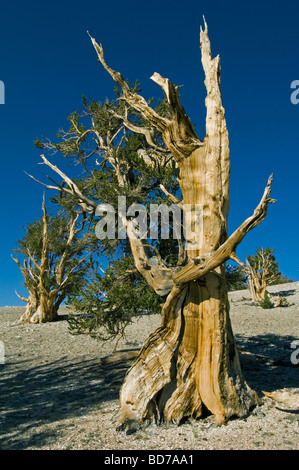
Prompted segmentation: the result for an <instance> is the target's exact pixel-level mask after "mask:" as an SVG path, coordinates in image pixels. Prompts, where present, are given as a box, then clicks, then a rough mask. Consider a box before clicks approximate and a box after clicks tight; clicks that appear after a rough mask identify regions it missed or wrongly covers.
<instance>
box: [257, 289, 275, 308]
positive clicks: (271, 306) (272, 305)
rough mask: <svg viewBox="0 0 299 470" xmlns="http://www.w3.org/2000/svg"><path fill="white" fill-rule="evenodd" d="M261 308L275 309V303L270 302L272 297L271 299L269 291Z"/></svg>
mask: <svg viewBox="0 0 299 470" xmlns="http://www.w3.org/2000/svg"><path fill="white" fill-rule="evenodd" d="M260 306H261V307H262V308H273V307H274V303H273V302H272V301H271V300H270V297H269V294H268V292H267V291H266V292H265V298H264V300H262V301H261V302H260Z"/></svg>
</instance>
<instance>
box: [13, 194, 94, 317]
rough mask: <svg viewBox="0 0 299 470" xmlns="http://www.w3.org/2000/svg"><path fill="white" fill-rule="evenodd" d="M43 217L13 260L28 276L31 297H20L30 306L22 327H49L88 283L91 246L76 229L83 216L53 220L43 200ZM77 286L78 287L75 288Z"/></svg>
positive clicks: (29, 228)
mask: <svg viewBox="0 0 299 470" xmlns="http://www.w3.org/2000/svg"><path fill="white" fill-rule="evenodd" d="M42 209H43V216H42V218H41V219H39V220H37V221H35V222H33V223H32V224H28V225H27V227H26V235H25V236H24V238H23V239H22V240H19V241H18V248H17V249H15V250H14V251H15V252H16V253H17V254H18V255H19V254H21V256H22V257H23V264H22V263H21V262H20V260H19V257H18V255H17V256H16V257H13V256H12V255H11V256H12V259H13V260H14V261H15V262H16V263H17V265H18V267H19V268H20V270H21V272H22V274H23V276H24V284H25V287H26V288H27V290H28V293H29V295H28V297H27V298H26V297H24V296H21V295H19V294H18V293H17V292H16V294H17V295H18V297H19V298H20V299H21V300H23V301H24V302H26V309H25V312H24V314H23V315H22V316H21V318H20V319H19V322H18V323H46V322H52V321H54V320H56V319H57V318H58V309H59V307H60V305H61V303H62V302H63V301H64V300H65V298H66V297H67V295H68V294H69V293H70V292H73V293H74V294H75V292H74V290H75V287H77V288H78V285H79V284H80V283H81V284H83V283H84V275H85V274H86V268H85V265H84V262H85V258H84V256H83V255H82V252H83V250H84V248H85V247H86V245H87V242H86V240H84V238H81V239H79V237H78V234H79V232H80V231H81V230H82V225H81V224H79V225H78V226H76V222H77V220H78V218H79V214H77V215H72V216H70V217H69V219H66V218H65V217H63V216H62V215H61V214H60V215H57V216H56V217H55V218H53V217H49V215H48V214H47V211H46V206H45V199H44V198H43V205H42ZM74 283H75V284H77V286H74Z"/></svg>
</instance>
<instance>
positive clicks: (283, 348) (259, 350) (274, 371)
mask: <svg viewBox="0 0 299 470" xmlns="http://www.w3.org/2000/svg"><path fill="white" fill-rule="evenodd" d="M296 340H298V338H295V337H293V336H278V335H274V334H266V335H257V336H248V337H247V336H243V335H236V343H237V347H238V349H239V351H240V359H241V366H242V371H243V375H244V377H245V379H246V381H247V382H248V384H249V386H250V387H251V388H253V389H254V390H255V391H256V392H257V393H258V394H259V395H260V396H263V393H262V391H263V390H264V391H267V392H273V391H275V390H279V389H282V388H298V387H299V374H298V372H299V365H296V364H293V363H292V360H291V356H292V353H294V349H292V347H291V344H292V343H293V342H294V341H296ZM248 353H249V354H248ZM298 355H299V353H298V354H297V356H298Z"/></svg>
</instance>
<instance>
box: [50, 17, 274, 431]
mask: <svg viewBox="0 0 299 470" xmlns="http://www.w3.org/2000/svg"><path fill="white" fill-rule="evenodd" d="M91 39H92V43H93V46H94V48H95V50H96V53H97V56H98V59H99V61H100V62H101V64H102V66H103V67H104V69H105V70H106V71H107V72H108V73H109V74H110V76H111V77H112V78H113V80H114V81H115V82H116V84H117V85H118V86H119V90H120V94H119V99H118V100H117V104H116V105H115V107H112V106H110V107H109V105H107V106H105V105H104V106H102V107H98V108H96V107H95V106H94V110H92V109H90V116H91V120H92V127H91V128H90V129H84V128H83V127H80V126H79V124H78V121H77V120H75V119H73V121H72V128H71V133H69V134H68V135H67V134H64V135H63V134H62V144H61V145H60V147H59V146H56V147H55V146H52V149H54V148H56V150H60V151H62V152H64V153H65V155H66V156H69V155H70V154H71V153H72V152H73V153H77V154H78V156H79V158H81V157H82V158H83V159H84V156H82V153H81V152H80V151H79V150H78V149H79V146H80V145H81V144H82V143H83V142H84V141H86V142H87V139H88V138H91V139H92V141H93V142H94V143H95V145H96V147H95V149H94V150H92V149H91V150H90V154H89V155H88V157H90V156H91V155H95V154H96V155H97V156H100V157H101V159H99V160H97V164H98V165H99V166H98V167H95V169H96V168H99V170H100V171H102V172H105V171H107V169H108V168H109V171H113V172H114V179H111V180H110V181H112V183H113V182H114V186H113V185H112V184H110V192H111V188H112V187H113V189H114V191H115V193H116V195H117V193H118V194H123V195H130V197H131V200H133V198H134V194H136V195H138V197H139V196H140V195H141V193H142V191H141V189H142V188H146V187H147V193H145V192H144V193H143V194H149V192H150V191H154V190H155V189H157V186H155V184H153V185H152V186H151V185H148V186H146V185H145V186H144V180H143V179H142V174H141V176H140V173H138V172H140V168H141V167H140V159H141V160H143V169H144V171H148V172H150V171H151V168H154V169H155V171H156V172H159V171H164V170H165V169H168V170H170V171H171V170H172V171H173V173H175V175H176V177H177V178H178V183H179V187H180V191H181V200H180V201H178V198H177V194H173V193H172V194H171V192H170V191H169V188H168V189H166V187H165V186H164V185H163V184H162V183H161V182H160V181H159V178H156V179H155V181H156V184H158V188H159V190H160V191H161V190H162V191H163V192H164V193H165V194H166V195H167V197H169V199H170V200H171V201H173V202H175V203H177V204H178V205H179V206H180V207H182V203H183V204H184V207H187V206H186V205H190V206H189V207H191V221H192V222H193V224H194V225H193V226H197V223H196V220H197V219H196V217H197V212H196V206H195V205H198V206H199V207H201V208H202V227H201V229H202V239H201V240H200V243H198V245H194V246H193V248H192V244H191V242H192V240H188V239H187V240H185V241H184V246H183V247H182V244H179V253H178V262H177V263H172V264H169V263H167V262H166V261H165V260H164V259H163V258H162V255H161V252H159V251H158V248H157V246H152V247H150V246H149V241H148V240H146V239H143V238H138V237H136V236H135V232H134V220H132V217H131V218H128V217H123V220H122V222H123V224H124V225H125V227H126V232H127V236H128V239H129V241H130V247H131V251H132V254H133V257H134V262H135V266H136V268H137V270H138V271H139V272H140V273H141V274H142V275H143V277H144V279H145V280H146V281H147V283H148V284H149V286H151V287H152V288H153V289H154V291H155V292H156V293H157V294H158V295H160V296H161V297H162V298H163V301H164V304H163V306H162V322H161V326H160V327H159V328H157V329H156V330H155V331H154V332H153V333H152V334H151V335H150V337H149V338H148V339H147V341H146V342H145V344H144V345H143V347H142V349H141V351H140V353H139V355H138V357H137V358H136V360H135V361H134V363H133V365H132V366H131V368H130V369H129V371H128V373H127V375H126V377H125V380H124V383H123V385H122V388H121V392H120V413H119V419H118V427H119V429H124V428H126V427H130V426H132V427H133V428H134V426H136V423H137V425H138V424H142V423H144V422H148V421H150V420H154V421H155V422H157V423H159V422H161V421H167V422H174V423H179V422H180V421H181V420H182V419H183V418H186V417H194V418H198V417H200V416H202V415H203V414H204V413H205V412H206V411H207V410H208V411H209V412H211V413H213V414H214V415H215V419H216V422H217V423H223V422H224V421H225V420H226V419H228V418H229V417H231V416H239V417H242V416H245V415H247V414H248V412H249V410H250V409H251V408H252V407H253V406H255V405H256V404H257V403H258V401H259V399H258V396H257V394H256V393H255V392H254V391H253V390H251V389H250V388H249V386H248V385H247V383H246V381H245V380H244V378H243V376H242V372H241V367H240V361H239V357H238V352H237V349H236V344H235V340H234V335H233V331H232V327H231V323H230V318H229V302H228V296H227V286H226V282H225V262H226V261H227V260H229V259H233V260H235V261H236V260H237V256H236V248H237V246H238V245H239V243H240V242H241V241H242V240H243V238H244V237H245V235H246V234H247V233H248V232H249V231H250V230H251V229H253V228H254V227H256V226H257V225H258V224H259V223H260V222H261V221H262V220H263V219H264V218H265V217H266V212H267V207H268V204H269V203H272V202H274V200H273V199H271V198H270V190H271V183H272V177H270V178H269V180H268V183H267V186H266V188H265V190H264V194H263V196H262V198H261V200H260V203H259V204H258V206H257V207H256V209H255V210H254V212H253V214H252V215H251V216H250V217H248V218H247V219H246V220H245V221H244V222H243V223H242V224H241V225H240V227H239V228H237V229H236V230H235V232H234V233H233V234H232V235H230V236H228V232H227V220H228V211H229V178H230V161H229V140H228V131H227V126H226V120H225V117H224V109H223V107H222V96H221V91H220V59H219V56H217V57H215V58H212V55H211V46H210V41H209V38H208V29H207V25H206V23H205V27H204V29H201V33H200V41H201V53H202V64H203V69H204V73H205V86H206V89H207V97H206V108H207V115H206V136H205V138H204V140H201V139H200V138H199V137H198V135H197V134H196V133H195V130H194V127H193V125H192V124H191V122H190V119H189V118H188V116H187V115H186V112H185V110H184V109H183V107H182V105H181V101H180V96H179V91H178V87H176V86H174V85H173V84H172V83H171V82H170V80H168V79H167V78H163V77H162V76H160V75H159V74H158V73H154V75H153V76H152V77H151V79H152V80H153V81H154V82H155V83H156V84H157V85H159V86H160V87H161V88H162V90H163V92H164V95H165V100H164V106H163V109H162V108H160V109H162V111H163V112H158V111H157V109H154V108H153V107H151V106H150V103H148V102H147V101H146V100H145V99H144V98H143V97H142V96H141V95H140V94H139V90H137V89H136V88H135V89H132V88H131V87H130V86H129V85H128V82H127V81H125V80H124V79H123V77H122V75H121V74H120V73H118V72H116V71H114V70H113V69H111V68H110V67H109V66H108V65H107V63H106V61H105V59H104V55H103V49H102V46H100V45H98V44H97V43H96V41H95V40H94V39H93V38H91ZM104 111H105V112H106V114H105V115H107V114H109V113H110V121H109V125H107V127H106V129H105V135H103V131H102V128H101V127H100V125H99V123H101V122H103V115H104V114H103V113H104ZM107 122H108V121H107ZM113 123H114V125H113ZM121 131H122V132H123V138H122V139H120V138H119V137H120V135H121V134H120V132H121ZM129 133H130V135H132V134H133V135H135V144H136V142H137V144H138V145H140V148H139V149H138V150H140V151H138V152H137V153H138V159H137V157H136V159H135V163H136V165H137V164H138V165H139V167H138V170H137V169H136V168H134V166H132V165H133V164H132V160H130V161H129V160H128V159H129V158H131V157H130V156H129V154H128V153H127V154H126V153H125V151H124V146H125V145H126V144H127V145H129V144H130V145H131V147H132V137H129ZM136 136H137V137H136ZM116 137H118V138H119V140H118V143H117V145H115V142H116V141H117V139H116ZM141 144H142V145H141ZM41 146H42V145H41ZM67 146H68V150H66V147H67ZM44 147H48V148H49V147H51V145H50V144H49V143H48V144H45V145H44ZM136 150H137V149H136V146H135V150H134V152H135V153H134V154H135V155H136ZM42 160H43V163H44V164H46V165H47V166H49V167H50V168H52V170H54V171H55V172H56V173H57V174H58V175H60V176H61V177H62V179H63V183H62V184H61V185H57V186H56V189H58V190H60V191H61V190H65V191H68V192H69V194H72V195H73V197H76V198H77V201H78V204H80V205H81V207H82V208H84V210H86V211H87V212H89V213H90V214H93V213H95V210H96V207H97V204H98V203H99V202H100V201H99V200H98V201H95V200H94V199H93V198H92V197H90V196H88V194H87V192H86V191H84V189H83V187H82V186H80V184H79V183H78V182H74V181H72V180H71V179H70V178H69V177H68V176H67V175H65V174H64V173H63V172H62V171H60V170H59V169H58V168H57V166H56V165H55V166H54V165H52V164H51V163H50V162H49V161H48V160H47V159H46V157H45V156H44V155H42ZM137 173H138V181H139V186H136V187H135V189H136V192H135V193H134V192H132V191H131V192H130V188H131V187H132V186H131V181H133V180H134V178H135V177H136V174H137ZM102 174H105V173H102ZM92 175H93V177H94V178H95V179H94V181H96V177H95V175H96V173H92ZM90 181H91V180H90ZM48 187H49V188H53V186H51V185H49V186H48ZM138 188H139V192H138V191H137V189H138ZM107 194H108V191H107ZM93 196H96V189H94V190H93ZM101 197H104V196H103V195H102V196H101ZM108 202H109V201H108ZM138 202H140V200H138Z"/></svg>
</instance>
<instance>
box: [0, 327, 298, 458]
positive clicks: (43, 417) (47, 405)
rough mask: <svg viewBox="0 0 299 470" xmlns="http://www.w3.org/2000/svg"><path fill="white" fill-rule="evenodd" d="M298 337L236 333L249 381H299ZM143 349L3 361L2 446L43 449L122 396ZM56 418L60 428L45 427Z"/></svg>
mask: <svg viewBox="0 0 299 470" xmlns="http://www.w3.org/2000/svg"><path fill="white" fill-rule="evenodd" d="M296 339H297V338H295V337H292V336H277V335H272V334H267V335H258V336H251V337H249V336H248V337H247V336H241V335H236V341H237V347H238V349H239V350H240V351H241V354H240V357H241V365H242V370H243V374H244V377H245V379H246V381H247V382H248V384H249V386H250V387H251V388H252V389H254V390H256V392H257V393H258V394H259V395H260V396H263V394H262V390H265V391H268V392H271V391H275V390H278V389H282V388H285V387H286V388H293V387H298V386H299V381H298V366H294V365H293V364H292V362H291V354H292V352H293V351H294V350H293V349H292V348H291V344H292V342H293V341H294V340H296ZM137 353H138V349H130V350H126V351H117V352H116V353H113V354H111V355H109V356H106V357H105V358H98V357H90V356H81V357H77V358H76V360H73V359H72V360H70V359H69V358H68V357H62V358H61V359H60V360H59V361H53V362H46V363H43V364H41V365H39V366H32V365H31V361H29V360H28V361H23V362H18V363H16V364H13V363H7V364H4V365H1V366H0V367H1V369H0V372H1V376H0V390H1V395H0V449H6V450H9V449H10V450H22V449H28V448H30V447H31V448H32V447H35V448H41V447H43V446H45V445H48V444H49V443H51V442H55V441H57V432H58V431H59V426H61V427H65V424H64V422H63V420H65V419H68V418H75V417H79V416H84V415H86V414H87V413H88V412H90V411H93V410H99V409H101V407H102V406H103V404H105V402H108V401H111V400H117V399H118V398H119V391H120V387H121V384H122V382H123V380H124V376H125V374H126V372H127V370H128V368H129V367H130V365H131V363H132V360H133V359H134V357H136V355H137ZM51 423H55V429H53V428H50V426H49V427H48V428H46V429H45V430H43V431H40V429H39V426H41V425H46V424H49V425H50V424H51Z"/></svg>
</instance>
